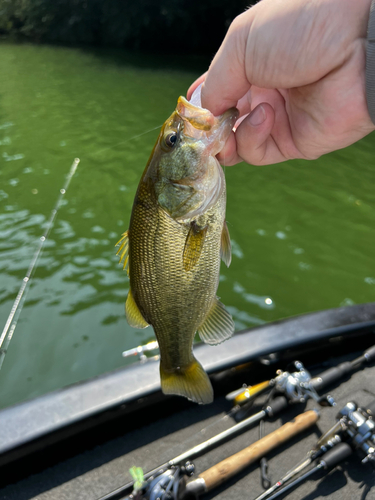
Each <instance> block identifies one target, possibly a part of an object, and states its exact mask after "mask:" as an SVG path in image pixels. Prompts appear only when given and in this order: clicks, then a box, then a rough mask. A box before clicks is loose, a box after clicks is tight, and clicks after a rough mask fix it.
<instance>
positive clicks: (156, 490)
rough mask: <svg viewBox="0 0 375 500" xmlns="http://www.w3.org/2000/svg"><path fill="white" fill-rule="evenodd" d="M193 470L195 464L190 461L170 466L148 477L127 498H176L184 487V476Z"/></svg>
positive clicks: (159, 499)
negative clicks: (141, 485)
mask: <svg viewBox="0 0 375 500" xmlns="http://www.w3.org/2000/svg"><path fill="white" fill-rule="evenodd" d="M194 471H195V466H194V464H192V463H191V462H186V463H185V464H184V465H183V466H172V467H170V468H169V469H167V470H164V471H162V472H161V473H160V474H156V475H155V477H153V478H150V479H149V480H148V481H147V483H146V484H145V486H144V487H143V488H140V489H138V490H136V491H133V493H131V495H129V496H128V497H127V500H178V498H179V497H180V496H181V491H183V490H184V489H185V485H186V480H185V476H187V477H190V476H192V475H193V474H194Z"/></svg>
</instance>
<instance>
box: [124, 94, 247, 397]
mask: <svg viewBox="0 0 375 500" xmlns="http://www.w3.org/2000/svg"><path fill="white" fill-rule="evenodd" d="M237 118H238V111H237V109H236V108H231V109H229V110H228V111H226V112H225V113H223V114H222V115H220V116H218V117H215V116H214V115H213V114H212V113H211V112H210V111H209V110H207V109H204V108H201V107H200V106H197V105H195V104H192V103H191V102H189V101H187V100H186V99H185V98H184V97H179V99H178V101H177V106H176V109H175V110H174V112H173V113H172V115H171V116H170V117H169V118H168V119H167V120H166V122H165V123H164V125H163V126H162V128H161V131H160V134H159V136H158V139H157V141H156V144H155V146H154V148H153V150H152V153H151V156H150V158H149V160H148V162H147V165H146V168H145V170H144V172H143V174H142V177H141V180H140V182H139V186H138V189H137V192H136V195H135V199H134V203H133V208H132V213H131V217H130V224H129V229H128V231H126V232H125V233H123V234H122V237H121V239H120V241H119V242H118V243H117V246H119V249H118V251H117V255H120V263H122V265H123V268H124V269H126V270H127V273H128V276H129V282H130V289H129V292H128V296H127V299H126V304H125V314H126V319H127V321H128V323H129V325H130V326H132V327H134V328H137V329H140V328H146V327H147V326H149V325H152V327H153V329H154V332H155V335H156V338H157V340H158V343H159V349H160V380H161V388H162V391H163V393H164V394H174V395H180V396H185V397H187V398H188V399H190V400H191V401H194V402H197V403H201V404H206V403H210V402H212V401H213V389H212V385H211V382H210V379H209V377H208V375H207V373H206V372H205V370H204V369H203V367H202V365H201V364H200V363H199V361H198V360H197V359H196V358H195V356H194V354H193V340H194V336H195V334H196V332H198V334H199V336H200V338H201V340H202V341H203V342H206V343H208V344H211V345H216V344H219V343H221V342H223V341H225V340H226V339H228V338H229V337H231V336H232V334H233V332H234V322H233V319H232V317H231V315H230V314H229V312H228V311H227V310H226V309H225V307H224V305H223V304H222V303H221V302H220V300H219V298H218V297H217V296H216V292H217V288H218V284H219V272H220V259H222V260H223V261H224V263H225V264H226V265H227V266H229V264H230V261H231V244H230V237H229V232H228V227H227V224H226V220H225V209H226V184H225V177H224V172H223V169H222V167H221V166H220V164H219V162H218V160H217V158H216V155H217V154H218V153H219V152H220V151H221V149H222V148H223V146H224V144H225V141H226V140H227V138H228V136H229V134H230V132H231V131H232V129H233V127H234V125H235V122H236V120H237Z"/></svg>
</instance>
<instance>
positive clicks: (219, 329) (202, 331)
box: [198, 298, 234, 345]
mask: <svg viewBox="0 0 375 500" xmlns="http://www.w3.org/2000/svg"><path fill="white" fill-rule="evenodd" d="M233 332H234V322H233V319H232V316H231V315H230V314H229V312H228V311H227V310H226V309H225V306H224V304H222V303H221V302H220V301H219V299H218V298H215V300H214V302H213V304H212V307H211V310H210V312H209V313H208V315H207V317H206V319H205V320H204V322H203V324H202V325H201V326H200V327H199V329H198V333H199V336H200V338H201V340H203V342H205V343H206V344H211V345H215V344H220V343H221V342H224V340H227V339H229V337H231V336H232V335H233Z"/></svg>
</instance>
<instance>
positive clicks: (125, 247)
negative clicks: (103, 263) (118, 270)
mask: <svg viewBox="0 0 375 500" xmlns="http://www.w3.org/2000/svg"><path fill="white" fill-rule="evenodd" d="M128 233H129V231H125V233H123V235H122V238H121V239H120V240H119V241H118V242H117V243H116V245H115V246H116V247H117V246H119V245H120V248H119V249H118V250H117V252H116V255H118V254H119V253H120V252H121V253H120V261H119V262H120V263H121V262H122V261H124V265H123V270H124V271H125V269H126V272H127V273H128V276H129V236H128Z"/></svg>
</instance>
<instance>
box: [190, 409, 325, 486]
mask: <svg viewBox="0 0 375 500" xmlns="http://www.w3.org/2000/svg"><path fill="white" fill-rule="evenodd" d="M318 418H319V415H318V412H316V411H314V410H310V411H306V412H304V413H301V414H300V415H298V416H297V417H296V418H295V419H294V420H292V421H291V422H288V423H286V424H284V425H283V426H282V427H280V428H279V429H277V430H276V431H274V432H271V433H270V434H268V435H267V436H265V437H264V438H262V439H260V440H259V441H257V442H256V443H253V444H251V445H250V446H248V447H247V448H245V449H244V450H241V451H239V452H238V453H235V454H234V455H232V456H231V457H229V458H226V459H225V460H223V461H222V462H219V463H218V464H216V465H214V466H213V467H211V468H210V469H207V470H206V471H204V472H202V474H200V475H199V477H200V478H202V479H203V480H204V482H205V486H206V491H209V490H211V489H212V488H215V487H216V486H219V485H220V484H221V483H223V482H224V481H227V480H228V479H230V478H231V477H232V476H234V475H235V474H237V473H238V472H240V471H242V470H243V469H244V468H245V467H247V466H248V465H250V464H252V463H253V462H255V461H257V460H259V459H260V458H262V457H263V456H264V455H265V454H266V453H268V452H269V451H270V450H273V449H274V448H277V446H280V445H281V444H283V443H285V442H286V441H288V440H289V439H291V438H292V437H294V436H296V435H297V434H299V433H300V432H303V431H304V430H306V429H308V428H309V427H311V426H312V425H314V424H315V423H316V422H317V421H318Z"/></svg>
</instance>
